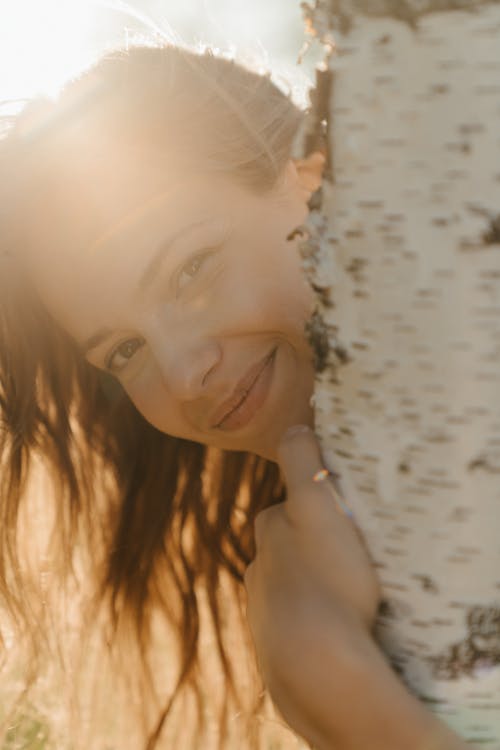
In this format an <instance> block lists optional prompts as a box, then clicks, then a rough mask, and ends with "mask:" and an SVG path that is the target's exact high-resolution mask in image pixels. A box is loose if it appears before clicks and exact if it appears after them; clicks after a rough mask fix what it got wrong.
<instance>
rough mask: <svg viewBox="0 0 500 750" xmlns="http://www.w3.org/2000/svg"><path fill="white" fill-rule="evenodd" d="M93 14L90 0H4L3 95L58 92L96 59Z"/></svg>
mask: <svg viewBox="0 0 500 750" xmlns="http://www.w3.org/2000/svg"><path fill="white" fill-rule="evenodd" d="M94 15H95V4H94V3H92V2H90V1H89V0H43V1H42V2H41V0H9V1H8V2H6V1H5V0H3V2H2V3H1V5H0V100H1V101H5V100H6V99H19V98H24V97H31V96H34V95H36V94H42V95H45V96H55V95H56V94H57V91H58V90H59V88H60V87H61V85H62V84H63V83H64V81H65V80H66V79H67V78H69V77H71V76H72V75H74V74H75V73H76V72H77V71H78V70H79V69H81V68H82V67H84V66H85V65H87V64H88V63H89V62H90V61H91V59H92V54H91V47H90V35H91V31H92V22H93V19H94Z"/></svg>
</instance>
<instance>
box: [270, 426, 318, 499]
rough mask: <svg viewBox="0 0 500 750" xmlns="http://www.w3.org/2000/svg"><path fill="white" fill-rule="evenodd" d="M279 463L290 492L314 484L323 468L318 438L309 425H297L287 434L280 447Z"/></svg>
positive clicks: (283, 437)
mask: <svg viewBox="0 0 500 750" xmlns="http://www.w3.org/2000/svg"><path fill="white" fill-rule="evenodd" d="M278 462H279V465H280V468H281V470H282V472H283V474H284V475H285V480H286V484H287V487H288V491H289V492H290V491H294V490H297V489H299V488H301V487H303V486H304V485H309V484H310V483H311V482H312V477H313V476H314V474H315V473H316V472H317V471H319V470H320V469H321V468H322V467H323V462H322V458H321V452H320V449H319V445H318V442H317V440H316V436H315V435H314V432H313V431H312V430H311V428H310V427H308V426H307V425H295V426H294V427H291V428H290V429H289V430H287V431H286V432H285V434H284V435H283V436H282V438H281V440H280V443H279V445H278Z"/></svg>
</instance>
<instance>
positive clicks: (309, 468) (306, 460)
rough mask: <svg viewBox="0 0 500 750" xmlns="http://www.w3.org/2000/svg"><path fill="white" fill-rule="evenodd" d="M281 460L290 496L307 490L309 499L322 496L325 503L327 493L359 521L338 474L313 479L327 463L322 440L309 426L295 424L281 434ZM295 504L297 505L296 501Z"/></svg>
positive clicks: (338, 505) (340, 511) (347, 514)
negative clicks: (321, 447)
mask: <svg viewBox="0 0 500 750" xmlns="http://www.w3.org/2000/svg"><path fill="white" fill-rule="evenodd" d="M278 463H279V466H280V469H281V471H282V472H283V475H284V478H285V482H286V485H287V490H288V498H289V499H292V498H293V497H295V498H299V497H300V496H301V495H303V494H304V492H306V493H307V496H308V499H309V502H311V501H312V498H313V496H316V497H318V499H319V496H320V495H321V496H322V497H323V500H322V502H324V498H325V494H324V493H325V492H326V496H327V497H328V498H329V499H330V500H331V499H332V498H333V499H334V500H335V506H336V510H337V511H338V512H339V513H340V514H341V515H344V516H347V517H349V518H350V519H351V520H352V521H353V522H354V523H356V522H355V519H354V515H353V513H352V510H351V509H350V507H349V505H348V503H347V502H346V501H345V500H344V498H343V493H342V491H341V489H340V486H339V483H338V476H337V475H335V474H334V473H333V472H331V473H330V476H329V477H328V479H326V481H325V482H315V481H314V476H315V474H316V473H317V472H319V471H321V470H322V469H325V464H324V462H323V459H322V456H321V450H320V447H319V442H318V440H317V438H316V435H315V434H314V432H313V430H311V428H310V427H308V426H307V425H294V426H293V427H290V428H289V429H288V430H287V431H286V432H285V433H284V435H282V437H281V440H280V442H279V445H278ZM315 489H316V492H315ZM292 503H293V504H294V505H295V502H294V501H293V500H292Z"/></svg>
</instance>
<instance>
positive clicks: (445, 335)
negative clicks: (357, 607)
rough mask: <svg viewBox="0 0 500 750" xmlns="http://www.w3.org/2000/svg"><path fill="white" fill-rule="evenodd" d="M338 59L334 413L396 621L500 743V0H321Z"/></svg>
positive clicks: (432, 677)
mask: <svg viewBox="0 0 500 750" xmlns="http://www.w3.org/2000/svg"><path fill="white" fill-rule="evenodd" d="M303 8H304V12H305V14H306V17H307V19H308V22H309V24H308V25H309V30H310V31H315V33H316V34H317V35H318V36H319V37H320V39H321V40H322V41H323V43H324V44H325V65H324V66H323V69H320V70H318V73H317V75H318V87H317V90H316V94H315V100H314V102H313V107H312V112H311V117H310V118H309V120H308V122H307V123H306V126H305V129H304V132H302V133H301V134H300V136H299V138H298V139H297V144H296V148H297V154H299V153H301V154H302V153H303V152H304V151H306V152H308V151H310V150H311V148H312V147H317V145H318V143H319V142H321V140H322V139H325V143H326V147H327V149H328V160H327V173H326V178H325V180H324V182H323V187H322V189H321V191H320V192H318V193H317V194H316V195H315V196H314V197H313V201H312V204H311V205H312V211H311V214H310V220H309V222H308V225H307V227H306V230H307V237H306V239H305V241H304V242H303V243H302V247H301V251H302V254H303V257H304V265H305V268H306V272H307V274H308V277H309V280H310V282H311V284H312V286H313V288H314V289H315V290H316V293H317V299H318V304H317V313H316V314H315V316H314V319H313V320H312V321H311V323H310V326H309V333H310V337H311V341H312V343H313V346H314V348H315V352H316V364H317V369H318V376H317V384H316V393H315V406H316V421H317V430H318V433H319V434H320V436H321V439H322V444H323V453H324V457H325V460H326V464H327V465H328V466H330V468H332V469H334V470H335V471H336V472H338V473H340V475H341V481H340V484H341V488H342V491H343V493H344V495H345V497H346V498H347V499H348V501H349V503H350V505H351V506H352V508H353V510H354V512H355V514H356V516H357V519H358V522H359V525H360V527H361V528H362V530H363V533H364V535H365V538H366V540H367V543H368V546H369V549H370V552H371V554H372V558H373V561H374V565H375V566H376V567H377V570H378V573H379V576H380V579H381V583H382V588H383V593H384V597H383V602H382V606H381V608H380V612H379V617H378V622H377V629H376V632H377V638H378V640H379V643H380V645H381V646H382V648H383V649H384V651H385V652H386V654H387V655H388V657H389V659H390V661H391V663H392V665H393V667H394V668H395V669H396V670H397V671H398V672H399V674H400V675H401V678H402V679H403V680H404V681H405V683H406V684H407V685H408V687H409V688H410V689H411V690H412V691H413V692H414V693H415V694H416V695H418V696H419V697H420V698H421V699H422V700H423V701H426V702H427V703H428V705H429V707H430V708H431V709H432V710H433V711H434V712H435V713H436V714H438V715H439V716H440V717H441V718H442V719H443V720H444V721H446V722H447V723H448V724H449V725H450V726H451V727H452V728H453V729H455V731H457V732H458V733H459V734H461V735H462V736H463V737H464V738H465V739H466V740H467V741H468V742H470V743H471V746H473V747H478V748H479V747H480V748H488V749H489V750H493V749H495V750H500V3H499V2H480V1H479V0H478V1H476V2H468V3H467V2H463V1H461V0H454V1H453V0H448V2H446V0H442V1H439V2H432V3H431V2H428V1H426V0H422V1H417V0H407V1H406V2H400V0H398V2H397V3H396V2H394V1H393V0H380V1H375V2H368V0H339V1H338V2H336V1H335V0H317V2H316V4H315V6H314V7H313V6H311V5H309V4H305V3H304V4H303Z"/></svg>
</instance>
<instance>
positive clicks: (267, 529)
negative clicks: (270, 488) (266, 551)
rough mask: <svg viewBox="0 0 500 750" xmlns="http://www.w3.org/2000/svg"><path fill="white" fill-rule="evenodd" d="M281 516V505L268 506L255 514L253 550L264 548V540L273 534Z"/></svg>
mask: <svg viewBox="0 0 500 750" xmlns="http://www.w3.org/2000/svg"><path fill="white" fill-rule="evenodd" d="M282 515H283V508H282V507H281V503H280V504H279V505H270V506H269V507H267V508H264V510H261V511H259V512H258V513H257V515H256V517H255V521H254V539H255V548H256V550H260V549H262V548H263V547H264V544H265V540H266V539H267V538H268V537H269V536H270V534H272V533H273V530H274V529H275V528H276V524H277V523H278V521H279V517H280V516H282Z"/></svg>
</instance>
